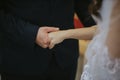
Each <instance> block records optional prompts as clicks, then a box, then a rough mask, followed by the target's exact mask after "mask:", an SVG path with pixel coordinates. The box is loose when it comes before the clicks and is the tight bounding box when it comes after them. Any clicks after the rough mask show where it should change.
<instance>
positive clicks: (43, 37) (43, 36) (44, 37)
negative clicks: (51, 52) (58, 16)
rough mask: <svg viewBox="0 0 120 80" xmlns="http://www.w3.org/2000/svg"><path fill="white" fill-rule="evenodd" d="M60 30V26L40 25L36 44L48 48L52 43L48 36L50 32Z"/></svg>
mask: <svg viewBox="0 0 120 80" xmlns="http://www.w3.org/2000/svg"><path fill="white" fill-rule="evenodd" d="M58 30H59V28H55V27H48V26H44V27H40V28H39V30H38V33H37V36H36V41H35V42H36V44H38V45H39V46H41V47H42V48H47V47H48V46H49V43H50V38H49V37H48V33H49V32H53V31H58Z"/></svg>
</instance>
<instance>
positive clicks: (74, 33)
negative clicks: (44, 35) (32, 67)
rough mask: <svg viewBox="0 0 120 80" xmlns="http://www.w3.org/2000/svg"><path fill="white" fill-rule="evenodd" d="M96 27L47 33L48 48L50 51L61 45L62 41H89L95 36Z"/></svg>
mask: <svg viewBox="0 0 120 80" xmlns="http://www.w3.org/2000/svg"><path fill="white" fill-rule="evenodd" d="M95 31H96V26H93V27H89V28H80V29H69V30H61V31H57V32H52V33H49V37H50V39H51V42H50V45H49V48H50V49H52V48H53V47H54V46H55V45H56V44H58V43H61V42H62V41H63V40H64V39H83V40H91V39H92V38H93V36H94V34H95Z"/></svg>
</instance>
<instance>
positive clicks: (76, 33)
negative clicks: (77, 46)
mask: <svg viewBox="0 0 120 80" xmlns="http://www.w3.org/2000/svg"><path fill="white" fill-rule="evenodd" d="M95 31H96V27H95V26H93V27H89V28H80V29H70V30H67V31H65V39H69V38H72V39H82V40H91V39H92V38H93V36H94V34H95Z"/></svg>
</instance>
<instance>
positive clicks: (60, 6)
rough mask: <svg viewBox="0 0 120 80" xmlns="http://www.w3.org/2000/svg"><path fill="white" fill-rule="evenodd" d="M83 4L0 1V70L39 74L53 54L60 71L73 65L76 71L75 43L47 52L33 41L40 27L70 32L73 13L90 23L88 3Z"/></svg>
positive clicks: (50, 0) (55, 0) (57, 0)
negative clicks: (57, 28) (0, 63)
mask: <svg viewBox="0 0 120 80" xmlns="http://www.w3.org/2000/svg"><path fill="white" fill-rule="evenodd" d="M84 1H85V0H0V31H1V33H2V38H1V40H0V45H1V47H0V50H1V51H0V55H1V54H2V66H3V69H2V70H3V71H4V72H6V73H10V74H25V75H38V74H39V75H40V74H42V73H44V72H45V71H46V69H48V65H49V64H50V60H51V59H52V54H54V55H55V58H56V59H55V60H56V62H57V64H58V65H59V66H60V67H61V68H63V69H66V68H69V67H71V66H73V65H74V67H73V68H74V69H76V63H77V58H78V54H79V52H78V51H79V50H78V40H74V39H69V40H65V41H63V42H62V43H61V44H58V45H57V46H56V47H54V48H53V49H52V50H49V49H43V48H42V47H40V46H38V45H37V44H35V38H36V34H37V31H38V28H39V27H41V26H56V27H59V28H60V29H61V30H66V29H73V28H74V26H73V25H74V23H73V16H74V12H75V11H76V12H77V13H78V15H79V18H80V19H81V21H82V22H83V24H84V25H87V24H89V21H87V18H88V16H90V15H89V13H88V11H87V8H86V7H88V4H85V5H86V6H85V5H83V2H84ZM81 7H82V9H81ZM90 20H92V18H91V17H90ZM94 24H95V23H94V22H93V23H91V24H90V25H94ZM90 25H89V26H90ZM74 69H73V70H74Z"/></svg>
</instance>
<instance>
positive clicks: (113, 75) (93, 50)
mask: <svg viewBox="0 0 120 80" xmlns="http://www.w3.org/2000/svg"><path fill="white" fill-rule="evenodd" d="M114 1H116V0H103V5H102V8H101V10H100V13H101V16H102V21H100V20H97V22H98V30H97V35H95V37H94V38H93V40H92V41H91V43H90V44H89V46H88V49H87V51H86V58H87V64H86V65H85V66H84V71H83V74H82V76H81V80H120V59H111V58H110V57H109V50H108V48H107V46H106V45H105V40H106V36H107V33H108V30H109V20H110V19H109V16H110V13H111V9H112V7H113V5H114Z"/></svg>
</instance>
